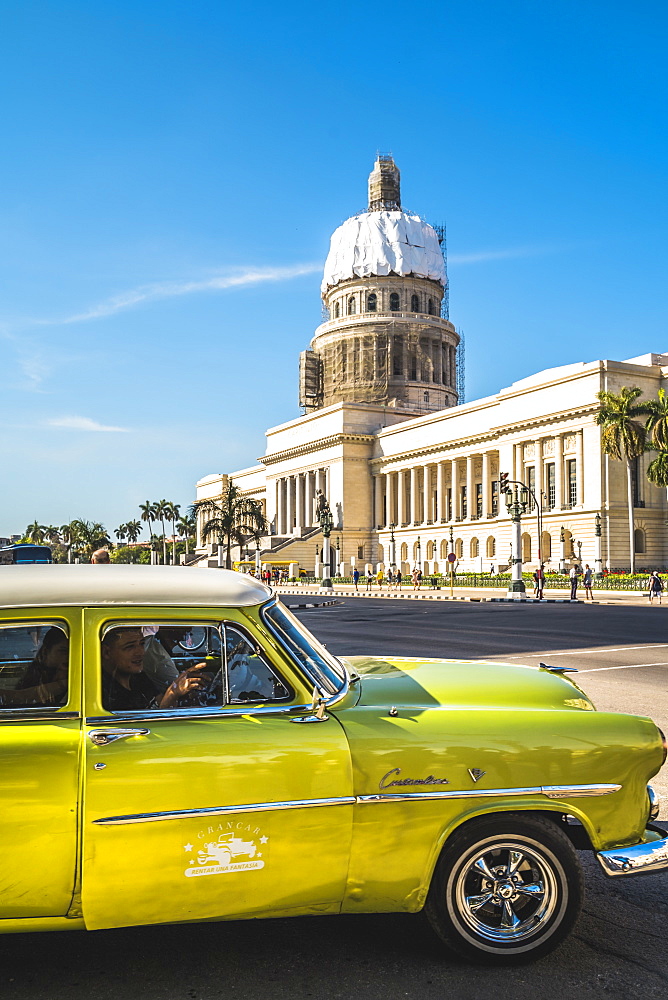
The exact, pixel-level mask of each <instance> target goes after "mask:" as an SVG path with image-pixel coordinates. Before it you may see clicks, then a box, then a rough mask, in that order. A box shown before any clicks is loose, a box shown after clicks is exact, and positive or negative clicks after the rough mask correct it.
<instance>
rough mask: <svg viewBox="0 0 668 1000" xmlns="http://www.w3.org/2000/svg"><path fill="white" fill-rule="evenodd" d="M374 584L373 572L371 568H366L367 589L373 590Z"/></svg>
mask: <svg viewBox="0 0 668 1000" xmlns="http://www.w3.org/2000/svg"><path fill="white" fill-rule="evenodd" d="M372 584H373V573H372V572H371V567H370V566H367V568H366V589H367V590H371V589H372Z"/></svg>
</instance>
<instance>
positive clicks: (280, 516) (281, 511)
mask: <svg viewBox="0 0 668 1000" xmlns="http://www.w3.org/2000/svg"><path fill="white" fill-rule="evenodd" d="M276 534H277V535H284V534H285V480H284V479H277V480H276Z"/></svg>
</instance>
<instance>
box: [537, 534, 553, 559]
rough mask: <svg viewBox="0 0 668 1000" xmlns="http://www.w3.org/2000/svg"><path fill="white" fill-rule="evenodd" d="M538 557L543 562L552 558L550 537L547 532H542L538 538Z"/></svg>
mask: <svg viewBox="0 0 668 1000" xmlns="http://www.w3.org/2000/svg"><path fill="white" fill-rule="evenodd" d="M540 557H541V559H542V560H543V562H547V560H548V559H551V558H552V536H551V534H550V533H549V531H544V532H543V534H542V535H541V538H540Z"/></svg>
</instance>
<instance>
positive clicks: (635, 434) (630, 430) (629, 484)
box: [596, 386, 647, 573]
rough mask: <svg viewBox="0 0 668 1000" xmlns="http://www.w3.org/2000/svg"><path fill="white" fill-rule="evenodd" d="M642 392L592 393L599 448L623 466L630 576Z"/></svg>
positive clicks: (641, 435) (643, 407)
mask: <svg viewBox="0 0 668 1000" xmlns="http://www.w3.org/2000/svg"><path fill="white" fill-rule="evenodd" d="M639 396H642V389H639V388H638V387H637V386H635V387H634V388H632V389H629V387H628V386H623V387H622V389H621V391H620V392H618V393H617V392H608V391H607V390H606V391H602V392H597V393H596V398H597V399H598V400H599V402H600V403H601V409H600V410H599V412H598V413H597V414H596V423H597V424H598V425H599V427H601V428H602V430H601V448H602V449H603V451H604V453H605V454H606V455H609V456H610V458H612V459H614V460H615V461H617V462H625V463H626V498H627V504H628V511H629V551H630V553H631V573H635V567H636V553H635V521H634V516H633V463H634V461H635V459H636V458H638V457H639V456H640V455H642V453H643V452H644V450H645V437H646V435H645V427H644V425H643V424H641V423H639V421H638V417H642V416H645V415H646V414H647V403H638V402H637V400H638V398H639Z"/></svg>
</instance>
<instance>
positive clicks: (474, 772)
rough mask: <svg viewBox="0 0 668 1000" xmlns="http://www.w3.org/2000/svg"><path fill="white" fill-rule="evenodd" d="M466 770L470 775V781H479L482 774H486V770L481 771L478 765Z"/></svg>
mask: <svg viewBox="0 0 668 1000" xmlns="http://www.w3.org/2000/svg"><path fill="white" fill-rule="evenodd" d="M468 772H469V774H470V775H471V781H480V779H481V778H482V776H483V775H484V774H487V772H486V771H481V770H480V768H479V767H469V769H468Z"/></svg>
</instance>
